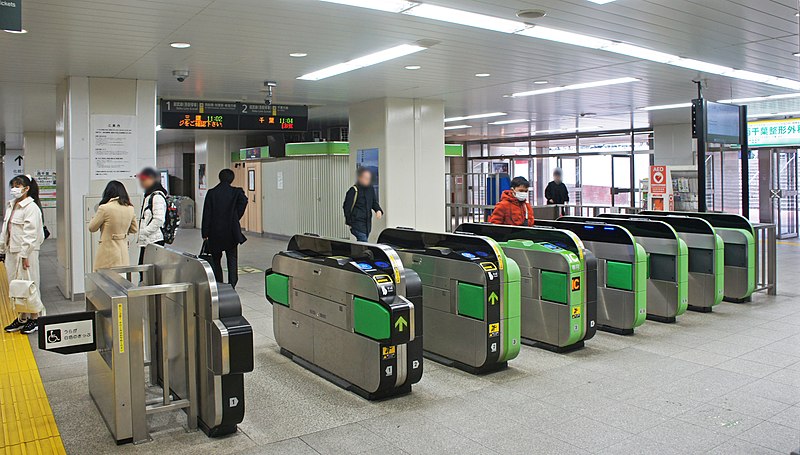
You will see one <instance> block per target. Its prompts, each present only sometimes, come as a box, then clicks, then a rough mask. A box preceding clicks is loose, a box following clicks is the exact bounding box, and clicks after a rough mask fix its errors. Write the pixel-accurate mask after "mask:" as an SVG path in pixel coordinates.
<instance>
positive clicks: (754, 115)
mask: <svg viewBox="0 0 800 455" xmlns="http://www.w3.org/2000/svg"><path fill="white" fill-rule="evenodd" d="M794 115H800V111H792V112H776V113H773V114H753V115H748V116H747V118H769V117H791V116H794Z"/></svg>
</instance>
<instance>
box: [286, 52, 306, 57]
mask: <svg viewBox="0 0 800 455" xmlns="http://www.w3.org/2000/svg"><path fill="white" fill-rule="evenodd" d="M289 57H294V58H303V57H308V54H307V53H305V52H292V53H291V54H289Z"/></svg>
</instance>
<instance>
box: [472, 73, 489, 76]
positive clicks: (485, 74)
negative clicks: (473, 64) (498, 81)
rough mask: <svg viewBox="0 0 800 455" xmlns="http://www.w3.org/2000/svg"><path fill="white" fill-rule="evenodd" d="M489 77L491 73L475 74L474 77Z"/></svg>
mask: <svg viewBox="0 0 800 455" xmlns="http://www.w3.org/2000/svg"><path fill="white" fill-rule="evenodd" d="M489 76H491V73H477V74H476V75H475V77H489Z"/></svg>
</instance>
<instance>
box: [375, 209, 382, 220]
mask: <svg viewBox="0 0 800 455" xmlns="http://www.w3.org/2000/svg"><path fill="white" fill-rule="evenodd" d="M375 217H376V218H378V219H381V218H383V212H381V211H380V210H378V211H377V212H376V213H375Z"/></svg>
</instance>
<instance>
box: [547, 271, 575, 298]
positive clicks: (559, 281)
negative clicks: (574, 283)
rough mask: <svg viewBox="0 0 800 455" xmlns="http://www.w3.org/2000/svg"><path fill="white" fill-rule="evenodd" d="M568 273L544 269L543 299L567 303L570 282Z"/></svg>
mask: <svg viewBox="0 0 800 455" xmlns="http://www.w3.org/2000/svg"><path fill="white" fill-rule="evenodd" d="M568 281H569V279H568V277H567V274H566V273H561V272H550V271H547V270H542V300H548V301H550V302H557V303H564V304H566V303H567V301H568V299H569V289H570V288H569V284H568Z"/></svg>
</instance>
